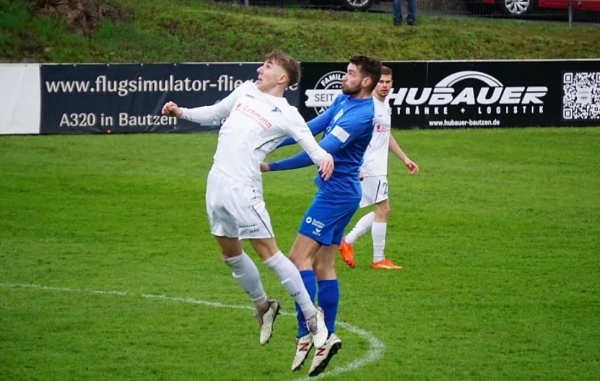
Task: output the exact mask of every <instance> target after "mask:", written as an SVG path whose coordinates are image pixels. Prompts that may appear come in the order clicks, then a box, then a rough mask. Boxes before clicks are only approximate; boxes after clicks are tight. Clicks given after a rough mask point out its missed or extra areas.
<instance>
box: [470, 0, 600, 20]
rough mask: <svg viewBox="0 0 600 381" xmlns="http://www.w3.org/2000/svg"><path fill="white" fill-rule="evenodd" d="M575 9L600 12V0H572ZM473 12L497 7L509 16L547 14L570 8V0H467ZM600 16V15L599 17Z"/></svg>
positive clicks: (480, 12) (479, 12)
mask: <svg viewBox="0 0 600 381" xmlns="http://www.w3.org/2000/svg"><path fill="white" fill-rule="evenodd" d="M571 1H572V6H573V11H577V12H579V11H583V12H590V11H591V12H600V0H571ZM466 6H467V8H468V9H469V10H470V11H471V13H474V14H478V15H483V14H490V13H492V12H493V11H494V10H495V9H497V8H500V11H501V12H502V13H503V14H505V15H508V16H513V17H521V16H526V15H531V14H546V13H550V11H552V10H564V11H565V13H566V11H567V10H568V9H569V0H466ZM598 18H600V17H598Z"/></svg>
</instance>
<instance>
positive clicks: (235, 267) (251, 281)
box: [225, 251, 267, 306]
mask: <svg viewBox="0 0 600 381" xmlns="http://www.w3.org/2000/svg"><path fill="white" fill-rule="evenodd" d="M225 264H227V266H229V267H230V268H231V270H232V271H233V273H232V275H233V277H234V278H235V280H236V281H237V282H238V283H239V285H240V286H241V287H242V288H243V289H244V291H246V292H247V293H248V295H250V299H252V301H253V302H254V304H255V305H257V306H259V305H262V304H265V303H266V302H267V294H265V290H264V289H263V286H262V283H261V281H260V274H259V273H258V268H257V267H256V265H255V264H254V262H252V259H250V257H249V256H248V255H247V254H246V253H245V252H243V251H242V254H241V255H238V256H237V257H233V258H228V259H225Z"/></svg>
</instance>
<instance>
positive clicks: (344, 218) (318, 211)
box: [298, 192, 360, 246]
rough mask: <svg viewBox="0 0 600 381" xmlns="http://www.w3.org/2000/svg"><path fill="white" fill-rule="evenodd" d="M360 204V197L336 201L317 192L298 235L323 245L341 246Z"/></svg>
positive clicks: (305, 214)
mask: <svg viewBox="0 0 600 381" xmlns="http://www.w3.org/2000/svg"><path fill="white" fill-rule="evenodd" d="M359 204H360V197H358V198H355V199H339V198H338V199H335V198H333V197H331V196H324V195H323V194H322V193H318V192H317V194H316V195H315V198H314V199H313V202H312V203H311V204H310V206H309V207H308V209H307V210H306V213H304V217H303V219H302V222H300V228H298V233H300V234H302V235H305V236H307V237H309V238H312V239H313V240H315V241H317V242H318V243H320V244H321V245H325V246H331V245H340V243H342V238H343V237H344V230H345V229H346V226H347V225H348V223H349V222H350V220H351V219H352V216H353V215H354V213H355V212H356V211H357V210H358V206H359Z"/></svg>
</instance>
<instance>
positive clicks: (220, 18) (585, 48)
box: [0, 0, 600, 63]
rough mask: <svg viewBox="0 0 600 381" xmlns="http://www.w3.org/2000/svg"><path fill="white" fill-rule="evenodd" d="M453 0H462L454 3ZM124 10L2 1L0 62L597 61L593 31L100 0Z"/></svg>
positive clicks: (175, 0) (598, 33)
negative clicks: (85, 17) (288, 58)
mask: <svg viewBox="0 0 600 381" xmlns="http://www.w3.org/2000/svg"><path fill="white" fill-rule="evenodd" d="M457 1H460V0H457ZM101 2H109V3H110V4H115V5H118V6H119V7H123V8H126V9H130V10H131V19H130V20H125V21H124V22H110V21H103V22H102V23H100V25H99V27H98V28H97V29H96V30H94V31H91V32H90V35H89V36H80V35H77V34H75V33H69V32H67V31H66V29H65V21H64V20H57V19H53V18H48V17H39V16H33V15H32V13H31V12H30V11H29V10H28V8H27V6H26V5H25V0H15V1H9V0H0V59H5V60H9V61H16V62H19V61H23V60H25V61H29V62H31V61H33V62H55V63H64V62H69V63H71V62H108V63H113V62H115V63H116V62H119V63H126V62H145V63H149V62H236V61H262V59H263V57H264V54H265V53H266V52H268V51H270V50H271V49H273V48H278V49H282V50H285V51H287V52H288V53H290V54H292V55H294V56H295V57H296V58H298V59H299V60H301V61H345V60H347V59H348V57H350V56H351V55H354V54H359V53H360V54H368V55H374V56H377V57H379V58H380V59H382V60H387V61H397V60H444V59H447V60H457V59H544V58H548V59H549V58H597V57H598V52H600V29H599V28H598V27H596V26H585V25H581V24H575V25H574V26H573V28H569V27H568V25H567V23H565V22H557V23H544V24H539V23H523V22H519V21H516V20H489V19H474V18H473V19H471V18H460V19H455V18H451V17H428V16H425V15H419V16H418V25H417V27H414V28H412V27H406V26H405V27H401V28H394V27H393V26H392V15H391V14H371V13H367V14H365V13H361V12H354V13H352V12H336V11H319V10H306V9H299V8H289V7H288V8H273V7H249V8H247V7H240V6H236V5H235V4H233V0H231V1H226V2H223V3H214V2H209V1H202V0H192V1H190V0H101Z"/></svg>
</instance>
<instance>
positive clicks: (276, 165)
mask: <svg viewBox="0 0 600 381" xmlns="http://www.w3.org/2000/svg"><path fill="white" fill-rule="evenodd" d="M313 139H314V138H313ZM352 140H353V135H350V133H348V132H346V130H344V128H343V127H341V126H336V127H334V128H333V130H332V131H331V133H329V134H328V135H327V136H325V137H324V138H323V140H321V141H320V142H319V143H318V145H319V146H320V147H321V148H323V149H324V150H325V151H326V152H328V153H329V154H331V155H334V154H336V153H338V152H339V151H340V150H341V149H342V148H344V147H345V146H346V145H347V144H348V143H350V142H351V141H352ZM311 164H312V160H311V158H310V156H308V153H306V151H305V152H300V153H298V154H296V155H294V156H292V157H289V158H287V159H282V160H278V161H275V162H273V163H263V164H262V165H261V171H262V172H268V171H287V170H290V169H298V168H304V167H308V166H309V165H311Z"/></svg>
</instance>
